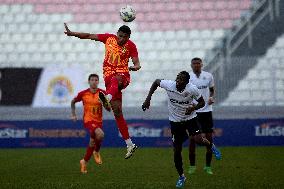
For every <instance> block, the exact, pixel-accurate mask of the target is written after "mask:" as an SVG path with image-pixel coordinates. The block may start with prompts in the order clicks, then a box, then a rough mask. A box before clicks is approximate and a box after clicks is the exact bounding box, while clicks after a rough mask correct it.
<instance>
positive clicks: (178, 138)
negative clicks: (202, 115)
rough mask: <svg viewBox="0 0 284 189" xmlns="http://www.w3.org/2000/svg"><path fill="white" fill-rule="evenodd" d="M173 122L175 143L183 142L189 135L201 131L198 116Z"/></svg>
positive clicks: (172, 130) (172, 128)
mask: <svg viewBox="0 0 284 189" xmlns="http://www.w3.org/2000/svg"><path fill="white" fill-rule="evenodd" d="M170 124H171V133H172V140H173V142H174V143H181V144H182V143H183V142H184V141H185V140H186V139H188V136H194V135H197V134H200V133H201V130H200V126H199V123H198V120H197V117H195V118H193V119H191V120H188V121H183V122H173V121H170Z"/></svg>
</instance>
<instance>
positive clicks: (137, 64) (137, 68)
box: [129, 57, 141, 71]
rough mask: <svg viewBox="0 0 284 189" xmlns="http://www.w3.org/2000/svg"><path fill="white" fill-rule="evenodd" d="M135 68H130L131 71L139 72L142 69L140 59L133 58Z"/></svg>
mask: <svg viewBox="0 0 284 189" xmlns="http://www.w3.org/2000/svg"><path fill="white" fill-rule="evenodd" d="M131 59H132V62H133V66H129V71H138V70H140V68H141V65H140V61H139V58H138V57H133V58H131Z"/></svg>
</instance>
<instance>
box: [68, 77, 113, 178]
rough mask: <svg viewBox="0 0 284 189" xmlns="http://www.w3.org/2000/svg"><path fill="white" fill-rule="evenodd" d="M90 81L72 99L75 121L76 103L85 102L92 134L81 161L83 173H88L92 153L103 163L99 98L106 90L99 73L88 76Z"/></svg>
mask: <svg viewBox="0 0 284 189" xmlns="http://www.w3.org/2000/svg"><path fill="white" fill-rule="evenodd" d="M88 82H89V85H90V88H89V89H86V90H84V91H81V92H79V93H78V95H77V96H76V97H75V98H74V99H73V100H72V101H71V110H72V115H71V119H72V120H73V121H76V120H77V116H76V111H75V104H76V103H77V102H80V101H82V102H83V106H84V117H83V121H84V127H85V128H86V129H88V131H89V134H90V142H89V145H88V147H87V151H86V154H85V156H84V158H83V159H82V160H81V161H80V165H81V173H87V162H88V161H89V160H90V158H91V156H92V154H93V155H94V159H95V162H96V163H97V164H102V158H101V155H100V152H99V151H100V148H101V143H102V141H103V138H104V132H103V130H102V122H103V111H102V103H101V102H100V99H99V93H100V92H102V93H104V91H103V90H102V89H100V88H98V84H99V76H98V75H97V74H91V75H90V76H89V78H88ZM105 108H106V109H107V110H108V111H109V110H110V109H109V107H107V106H105Z"/></svg>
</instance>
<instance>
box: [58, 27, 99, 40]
mask: <svg viewBox="0 0 284 189" xmlns="http://www.w3.org/2000/svg"><path fill="white" fill-rule="evenodd" d="M64 27H65V30H66V31H65V32H64V33H65V34H66V35H67V36H74V37H78V38H80V39H91V40H96V41H98V40H99V39H98V35H97V34H91V33H81V32H72V31H71V30H70V29H69V28H68V26H67V24H66V23H64Z"/></svg>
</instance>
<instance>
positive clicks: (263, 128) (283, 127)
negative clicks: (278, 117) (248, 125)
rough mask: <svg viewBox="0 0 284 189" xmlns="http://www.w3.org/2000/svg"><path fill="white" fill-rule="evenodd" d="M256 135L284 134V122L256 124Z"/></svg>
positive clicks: (278, 135)
mask: <svg viewBox="0 0 284 189" xmlns="http://www.w3.org/2000/svg"><path fill="white" fill-rule="evenodd" d="M255 136H260V137H267V136H273V137H274V136H277V137H283V136H284V122H269V123H263V124H261V125H258V126H255Z"/></svg>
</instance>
